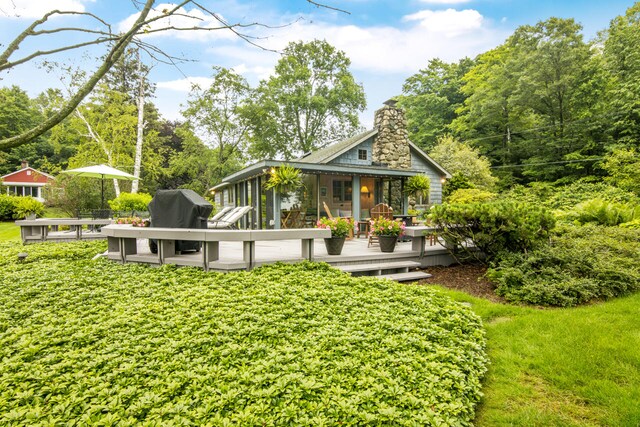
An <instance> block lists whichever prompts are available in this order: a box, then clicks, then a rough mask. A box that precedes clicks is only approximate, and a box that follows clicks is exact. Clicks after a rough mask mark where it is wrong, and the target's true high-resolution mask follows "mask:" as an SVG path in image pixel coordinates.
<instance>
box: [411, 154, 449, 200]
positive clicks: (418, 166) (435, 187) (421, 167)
mask: <svg viewBox="0 0 640 427" xmlns="http://www.w3.org/2000/svg"><path fill="white" fill-rule="evenodd" d="M411 169H413V170H416V171H420V172H424V174H425V175H427V176H428V177H429V179H430V180H431V192H430V193H429V201H430V202H431V203H432V204H433V203H436V204H438V203H442V182H441V181H440V180H441V179H442V176H441V175H440V172H439V171H436V170H435V169H434V168H433V167H432V166H431V165H429V164H428V163H427V162H426V161H425V160H424V159H423V158H422V157H420V156H418V155H417V154H416V152H415V151H414V150H411Z"/></svg>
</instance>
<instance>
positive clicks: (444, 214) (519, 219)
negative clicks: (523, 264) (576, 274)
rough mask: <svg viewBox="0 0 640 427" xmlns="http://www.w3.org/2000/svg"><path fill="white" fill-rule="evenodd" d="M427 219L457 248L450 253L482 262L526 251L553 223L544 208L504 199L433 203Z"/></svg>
mask: <svg viewBox="0 0 640 427" xmlns="http://www.w3.org/2000/svg"><path fill="white" fill-rule="evenodd" d="M430 219H431V221H432V223H433V224H434V225H435V226H437V227H439V228H440V229H441V231H439V232H438V235H440V236H441V237H443V238H444V240H445V242H447V246H448V247H451V248H452V249H453V250H455V251H459V253H458V255H455V254H454V255H455V256H456V257H457V258H458V259H459V260H461V258H462V257H472V258H474V259H476V260H478V261H483V262H487V261H491V260H492V259H493V258H495V257H496V256H497V255H498V254H500V253H501V252H505V251H507V252H516V253H522V252H527V251H529V250H531V249H533V248H534V247H535V246H537V245H538V244H539V243H540V242H543V241H545V240H547V239H548V235H549V231H550V230H551V229H553V227H554V226H555V219H554V217H553V215H552V214H551V213H550V212H549V211H547V210H546V209H544V208H541V207H539V206H534V205H530V204H527V203H517V202H508V201H496V202H489V203H472V204H458V205H451V204H443V205H440V206H434V207H433V208H432V209H431V214H430ZM469 243H471V244H472V247H469V246H468V244H469ZM478 250H479V251H480V252H478Z"/></svg>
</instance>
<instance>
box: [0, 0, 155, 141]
mask: <svg viewBox="0 0 640 427" xmlns="http://www.w3.org/2000/svg"><path fill="white" fill-rule="evenodd" d="M153 1H154V0H147V1H146V3H145V5H144V8H143V9H142V11H141V12H140V16H139V17H138V19H137V20H136V22H135V23H134V24H133V26H132V27H131V29H129V31H127V32H126V33H124V34H123V35H122V36H121V37H120V38H119V39H118V41H117V42H116V43H115V44H114V46H113V47H112V48H111V50H110V51H109V53H108V54H107V57H106V58H105V60H104V62H103V63H102V65H101V66H100V67H99V68H98V69H97V70H96V72H95V73H94V74H93V75H92V76H91V77H90V78H89V80H87V82H86V83H85V84H84V85H83V86H82V87H81V88H80V89H79V90H78V92H76V94H75V95H74V96H72V97H71V98H70V99H69V101H68V102H67V103H66V104H65V105H63V106H62V108H61V109H60V110H59V111H58V112H57V113H56V114H53V115H51V117H49V118H48V119H47V120H45V121H43V122H42V123H40V124H39V125H37V126H35V127H34V128H32V129H29V130H28V131H26V132H23V133H21V134H20V135H15V136H12V137H9V138H6V139H4V140H2V141H0V150H6V149H9V148H12V147H17V146H19V145H22V144H24V143H26V142H29V141H30V140H31V139H33V138H35V137H37V136H39V135H42V134H43V133H44V132H46V131H48V130H49V129H51V128H52V127H54V126H55V125H57V124H58V123H60V122H61V121H62V120H64V118H65V117H67V116H69V115H70V114H71V113H73V111H74V110H75V109H76V107H77V106H78V105H79V104H80V102H82V100H83V99H84V98H85V97H86V96H87V95H88V94H89V93H90V92H91V91H92V90H93V88H94V87H95V86H96V84H98V81H100V79H101V78H102V77H103V76H104V75H105V74H106V73H107V71H109V69H110V68H111V67H112V66H113V64H115V63H116V62H117V61H118V59H120V57H121V56H122V55H123V54H124V52H125V50H126V48H127V46H128V45H129V42H130V41H131V40H132V39H133V37H134V36H135V35H136V34H137V33H138V32H139V31H140V29H141V28H142V26H143V25H144V24H145V20H146V18H147V16H148V15H149V12H150V11H151V6H153ZM45 16H46V15H45ZM30 28H31V27H30ZM23 34H24V33H23ZM25 37H26V36H25ZM23 40H24V38H23ZM12 44H13V43H12ZM17 48H18V46H17V45H16V46H15V49H17ZM15 49H14V50H15ZM0 58H1V57H0Z"/></svg>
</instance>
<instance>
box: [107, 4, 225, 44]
mask: <svg viewBox="0 0 640 427" xmlns="http://www.w3.org/2000/svg"><path fill="white" fill-rule="evenodd" d="M175 7H176V5H175V4H173V3H162V4H158V5H156V6H155V7H154V8H153V9H152V10H151V12H150V13H149V16H148V18H154V17H157V16H162V15H163V12H164V11H165V10H173V9H174V8H175ZM139 16H140V13H135V14H133V15H130V16H129V17H128V18H126V19H124V20H123V21H121V22H120V23H118V31H122V32H124V31H128V30H129V29H130V28H131V27H132V26H133V24H134V23H135V21H136V19H138V17H139ZM220 18H221V19H223V20H224V18H223V17H222V16H220ZM167 27H175V28H196V27H197V28H202V29H216V30H212V31H205V30H183V31H179V30H169V31H159V32H157V33H150V34H148V35H145V37H172V38H178V39H182V40H191V41H204V40H210V39H229V40H231V39H235V38H236V37H237V36H236V35H235V34H234V33H233V32H232V31H230V30H228V29H226V28H224V27H223V24H221V23H220V22H219V21H218V20H217V19H215V18H214V17H212V16H211V15H209V14H205V13H204V12H203V11H202V10H200V9H198V8H193V9H191V10H187V9H185V8H183V7H181V8H179V9H178V10H177V11H176V13H175V14H172V15H171V16H167V17H165V18H162V19H158V20H157V21H154V22H152V23H151V25H150V26H149V27H147V28H146V30H149V31H153V30H158V29H162V28H167Z"/></svg>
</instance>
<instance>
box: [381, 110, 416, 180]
mask: <svg viewBox="0 0 640 427" xmlns="http://www.w3.org/2000/svg"><path fill="white" fill-rule="evenodd" d="M396 102H397V101H395V100H394V99H390V100H388V101H386V102H385V103H384V104H385V106H384V107H382V108H380V109H379V110H378V111H376V112H375V116H374V119H373V125H374V126H375V127H376V128H378V134H377V135H376V138H375V140H374V141H373V153H372V160H373V161H374V162H376V163H382V164H385V165H387V166H388V167H390V168H391V169H411V152H410V150H409V133H408V132H407V119H405V117H404V111H402V110H401V109H400V108H398V107H396Z"/></svg>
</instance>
